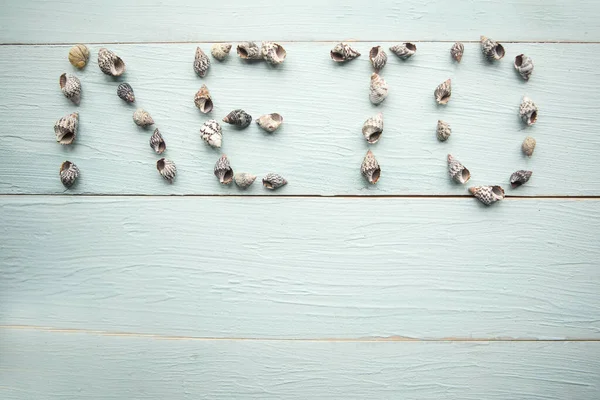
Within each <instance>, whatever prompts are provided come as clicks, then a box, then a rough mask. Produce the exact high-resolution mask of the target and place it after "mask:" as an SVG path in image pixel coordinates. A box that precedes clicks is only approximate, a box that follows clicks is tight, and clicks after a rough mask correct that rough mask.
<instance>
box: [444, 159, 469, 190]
mask: <svg viewBox="0 0 600 400" xmlns="http://www.w3.org/2000/svg"><path fill="white" fill-rule="evenodd" d="M448 173H449V174H450V177H451V178H452V179H453V180H454V182H457V183H466V182H467V181H468V180H469V179H471V173H470V172H469V170H468V169H466V168H465V166H464V165H462V164H461V163H460V162H459V161H458V160H457V159H455V158H454V157H452V155H450V154H448Z"/></svg>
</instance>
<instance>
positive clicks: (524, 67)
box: [515, 54, 533, 81]
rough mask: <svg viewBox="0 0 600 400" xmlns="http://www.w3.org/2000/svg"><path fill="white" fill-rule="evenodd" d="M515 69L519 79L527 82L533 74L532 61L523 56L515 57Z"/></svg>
mask: <svg viewBox="0 0 600 400" xmlns="http://www.w3.org/2000/svg"><path fill="white" fill-rule="evenodd" d="M515 69H516V70H517V71H518V72H519V75H521V78H523V79H525V80H526V81H528V80H529V77H530V76H531V74H532V73H533V60H532V59H531V58H530V57H527V56H526V55H525V54H519V55H518V56H516V57H515Z"/></svg>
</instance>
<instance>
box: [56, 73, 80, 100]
mask: <svg viewBox="0 0 600 400" xmlns="http://www.w3.org/2000/svg"><path fill="white" fill-rule="evenodd" d="M58 83H59V84H60V90H62V92H63V94H64V95H65V97H66V98H67V99H69V100H71V101H72V102H73V103H74V104H77V105H79V101H80V100H81V82H80V81H79V78H77V77H76V76H75V75H71V74H67V73H65V74H62V75H61V76H60V79H59V82H58Z"/></svg>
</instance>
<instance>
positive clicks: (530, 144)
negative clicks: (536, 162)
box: [521, 136, 536, 157]
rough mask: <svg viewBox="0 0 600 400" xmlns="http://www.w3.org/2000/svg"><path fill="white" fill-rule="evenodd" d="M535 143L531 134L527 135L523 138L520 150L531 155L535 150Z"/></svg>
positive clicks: (528, 155)
mask: <svg viewBox="0 0 600 400" xmlns="http://www.w3.org/2000/svg"><path fill="white" fill-rule="evenodd" d="M535 144H536V141H535V139H534V138H532V137H531V136H527V137H526V138H525V140H523V144H522V145H521V150H522V151H523V153H524V154H525V155H526V156H527V157H531V156H532V155H533V151H534V150H535Z"/></svg>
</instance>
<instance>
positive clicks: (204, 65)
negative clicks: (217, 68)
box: [194, 47, 210, 78]
mask: <svg viewBox="0 0 600 400" xmlns="http://www.w3.org/2000/svg"><path fill="white" fill-rule="evenodd" d="M209 67H210V58H208V56H207V55H206V54H204V52H203V51H202V49H201V48H200V47H196V57H195V58H194V71H196V74H198V76H199V77H200V78H204V76H205V75H206V73H207V72H208V68H209Z"/></svg>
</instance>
